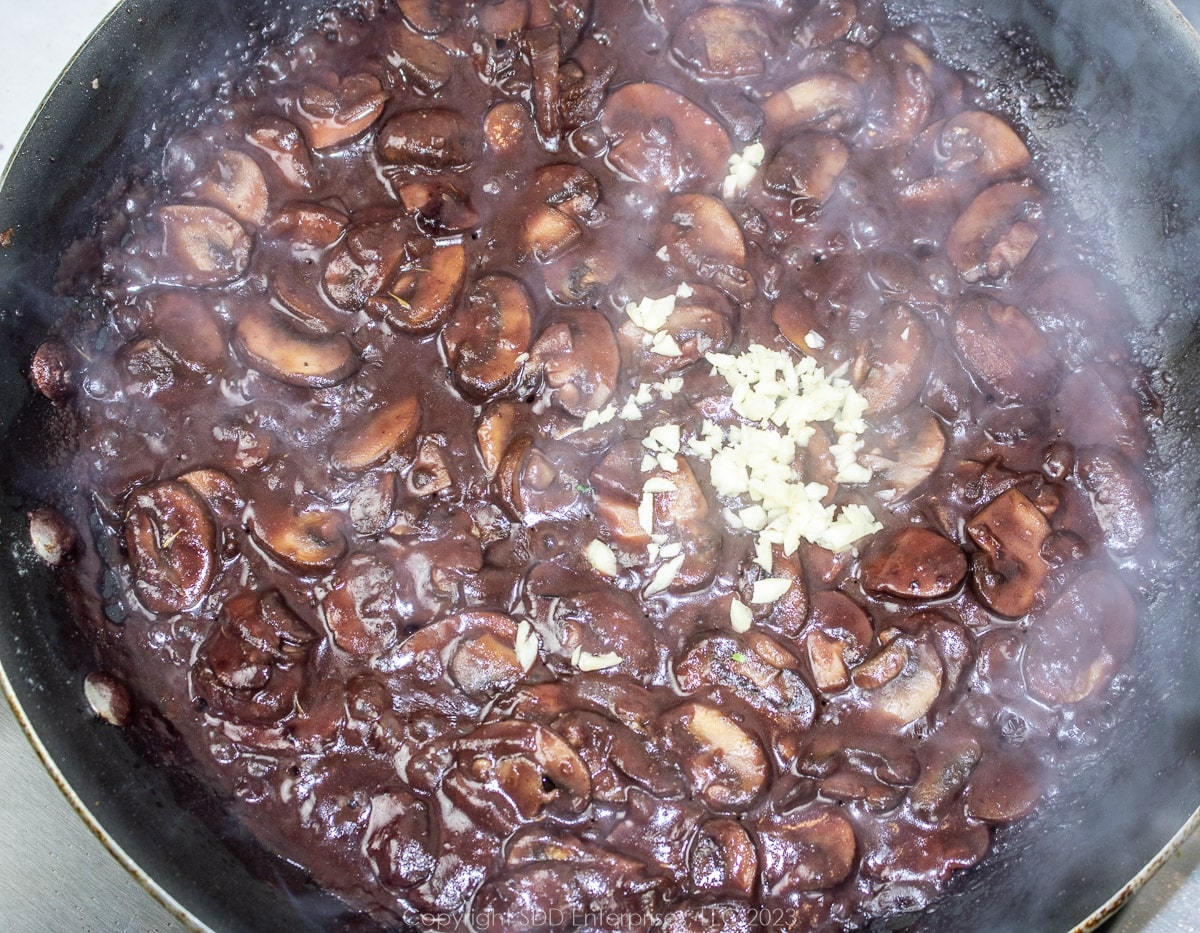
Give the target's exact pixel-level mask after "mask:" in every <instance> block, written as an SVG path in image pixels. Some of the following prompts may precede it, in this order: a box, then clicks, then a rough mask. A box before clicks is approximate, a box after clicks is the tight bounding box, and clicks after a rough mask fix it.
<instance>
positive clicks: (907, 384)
mask: <svg viewBox="0 0 1200 933" xmlns="http://www.w3.org/2000/svg"><path fill="white" fill-rule="evenodd" d="M930 344H931V340H930V337H929V332H928V330H927V329H926V327H925V325H924V324H923V323H922V322H921V319H920V318H918V317H917V316H916V315H915V314H913V312H912V311H911V310H910V309H908V308H907V307H905V306H904V305H899V304H897V305H891V306H890V307H888V308H887V309H886V310H885V311H884V313H883V320H882V321H881V322H880V324H879V326H878V327H876V328H874V329H873V332H872V334H871V337H870V338H869V339H868V340H867V341H865V344H864V346H863V349H862V351H860V352H861V353H862V358H863V361H864V362H865V363H866V364H867V365H868V366H869V367H870V368H869V369H868V370H867V377H866V379H865V380H864V381H863V384H862V388H861V389H860V390H859V391H860V392H861V393H862V395H863V397H864V398H865V399H866V400H867V408H868V411H870V412H872V413H876V414H883V415H886V414H891V413H892V412H896V411H899V410H900V409H902V408H906V407H907V406H908V405H910V404H912V403H913V402H914V401H916V399H917V396H918V395H920V394H921V389H922V388H923V387H924V385H925V383H926V381H927V380H928V379H929V360H930Z"/></svg>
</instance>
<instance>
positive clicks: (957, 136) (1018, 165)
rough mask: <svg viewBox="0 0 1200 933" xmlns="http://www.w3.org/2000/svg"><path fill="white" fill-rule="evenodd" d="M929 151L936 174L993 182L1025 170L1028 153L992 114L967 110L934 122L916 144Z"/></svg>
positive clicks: (1008, 127)
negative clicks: (961, 174)
mask: <svg viewBox="0 0 1200 933" xmlns="http://www.w3.org/2000/svg"><path fill="white" fill-rule="evenodd" d="M915 148H916V150H917V151H918V152H922V151H923V150H925V151H928V157H929V158H931V160H932V161H933V162H934V165H935V169H934V170H935V172H936V173H937V174H943V173H963V174H966V175H968V176H969V177H970V178H971V179H972V180H974V179H976V178H978V179H981V180H986V181H994V180H998V179H1001V178H1004V177H1005V176H1007V175H1013V174H1015V173H1017V172H1020V171H1022V170H1023V169H1025V168H1026V167H1027V166H1028V165H1029V162H1030V156H1029V150H1028V149H1027V148H1025V143H1023V142H1022V141H1021V137H1019V136H1018V135H1017V134H1016V132H1014V131H1013V129H1012V127H1010V126H1009V125H1008V124H1007V123H1005V122H1004V121H1003V120H1001V119H1000V118H999V117H997V116H995V115H994V114H990V113H987V112H985V111H983V110H968V111H965V112H964V113H960V114H958V115H957V116H955V117H951V118H950V119H949V120H944V121H941V122H939V123H935V124H933V125H932V126H930V127H929V129H928V130H926V131H925V133H924V134H923V135H922V137H921V139H919V140H918V141H917V144H916V147H915Z"/></svg>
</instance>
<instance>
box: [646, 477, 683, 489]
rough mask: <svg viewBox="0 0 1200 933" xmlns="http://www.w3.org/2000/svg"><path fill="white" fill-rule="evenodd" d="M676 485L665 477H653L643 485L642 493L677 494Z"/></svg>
mask: <svg viewBox="0 0 1200 933" xmlns="http://www.w3.org/2000/svg"><path fill="white" fill-rule="evenodd" d="M676 488H677V487H676V485H675V484H674V483H672V482H671V481H670V480H669V479H667V478H666V477H663V476H652V477H650V479H648V480H646V482H644V483H642V492H675V490H676Z"/></svg>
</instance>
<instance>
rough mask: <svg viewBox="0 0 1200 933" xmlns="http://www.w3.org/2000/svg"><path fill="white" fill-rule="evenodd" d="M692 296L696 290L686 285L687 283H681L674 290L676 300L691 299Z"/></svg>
mask: <svg viewBox="0 0 1200 933" xmlns="http://www.w3.org/2000/svg"><path fill="white" fill-rule="evenodd" d="M694 294H696V290H695V289H694V288H692V286H690V285H688V283H687V282H681V283H680V284H679V287H678V288H677V289H675V297H676V298H691V297H692V296H693V295H694Z"/></svg>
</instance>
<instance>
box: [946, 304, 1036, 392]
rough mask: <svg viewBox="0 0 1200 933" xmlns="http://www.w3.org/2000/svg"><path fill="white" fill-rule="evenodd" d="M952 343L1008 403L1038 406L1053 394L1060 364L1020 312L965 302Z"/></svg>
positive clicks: (977, 374) (976, 373)
mask: <svg viewBox="0 0 1200 933" xmlns="http://www.w3.org/2000/svg"><path fill="white" fill-rule="evenodd" d="M954 342H955V344H956V345H957V347H958V352H959V353H961V354H962V357H963V359H964V360H965V361H966V364H967V367H968V368H969V369H970V371H971V374H972V375H973V376H974V377H975V378H976V379H977V380H978V381H979V382H980V383H982V384H983V387H984V388H986V389H989V390H991V391H992V392H995V393H997V394H998V395H1000V396H1001V397H1002V398H1003V399H1005V400H1006V401H1018V402H1035V401H1037V400H1039V399H1042V398H1045V397H1046V396H1047V395H1049V394H1050V392H1051V390H1052V389H1053V388H1054V381H1055V373H1056V370H1057V368H1058V364H1057V361H1056V360H1055V358H1054V354H1053V353H1052V352H1051V350H1050V346H1049V344H1048V343H1047V341H1046V337H1045V335H1044V334H1042V332H1041V331H1039V330H1038V329H1037V327H1035V326H1034V323H1033V322H1032V321H1031V320H1029V318H1028V317H1026V316H1025V315H1024V314H1022V313H1021V312H1020V311H1018V310H1017V309H1016V308H1013V307H1006V306H1005V305H1004V304H1003V303H1002V302H999V301H996V300H995V299H991V298H986V297H975V298H969V299H967V300H966V301H964V302H963V303H962V304H961V305H959V308H958V312H957V314H956V315H955V318H954Z"/></svg>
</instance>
